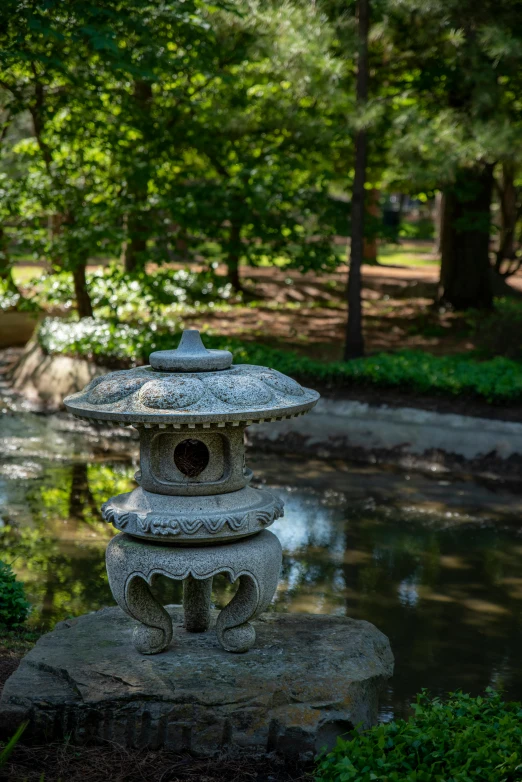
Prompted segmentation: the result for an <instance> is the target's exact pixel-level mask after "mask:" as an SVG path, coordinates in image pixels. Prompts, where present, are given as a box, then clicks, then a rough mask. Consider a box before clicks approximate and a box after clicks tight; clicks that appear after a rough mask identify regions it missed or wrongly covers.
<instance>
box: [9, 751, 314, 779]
mask: <svg viewBox="0 0 522 782" xmlns="http://www.w3.org/2000/svg"><path fill="white" fill-rule="evenodd" d="M311 770H312V769H311V766H310V764H308V765H307V766H305V765H303V764H301V765H299V764H296V765H293V766H289V765H285V764H284V763H283V762H282V761H281V760H280V759H279V758H277V757H268V758H265V757H244V758H236V759H232V760H226V759H219V758H218V759H207V760H199V759H197V758H193V757H191V756H190V755H176V754H174V753H172V752H165V751H161V752H160V751H158V752H151V751H146V750H142V751H137V750H127V749H125V748H124V747H121V746H119V745H117V744H108V745H107V746H106V747H100V746H93V747H76V746H74V745H71V744H67V743H64V744H48V745H45V746H42V747H27V746H24V745H22V744H20V745H19V746H18V747H17V748H16V749H15V751H14V753H13V754H12V755H11V759H10V762H9V763H8V764H7V766H5V767H4V769H0V780H2V782H3V781H4V780H5V782H7V781H9V782H41V780H42V779H45V780H49V782H108V781H109V780H110V782H311V780H312V779H313V777H312V774H311Z"/></svg>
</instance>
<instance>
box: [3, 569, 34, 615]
mask: <svg viewBox="0 0 522 782" xmlns="http://www.w3.org/2000/svg"><path fill="white" fill-rule="evenodd" d="M30 611H31V605H30V603H29V601H28V600H27V598H26V596H25V590H24V585H23V584H22V583H20V582H19V581H17V580H16V576H15V574H14V573H13V570H12V568H11V565H8V564H7V563H6V562H1V561H0V627H4V628H8V629H12V628H15V627H20V625H22V624H23V623H24V622H25V620H26V619H27V617H28V616H29V613H30Z"/></svg>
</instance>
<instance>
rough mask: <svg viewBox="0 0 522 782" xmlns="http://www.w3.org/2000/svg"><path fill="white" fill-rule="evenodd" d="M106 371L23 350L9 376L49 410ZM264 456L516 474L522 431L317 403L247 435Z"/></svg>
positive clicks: (493, 423)
mask: <svg viewBox="0 0 522 782" xmlns="http://www.w3.org/2000/svg"><path fill="white" fill-rule="evenodd" d="M108 371H110V370H109V369H107V368H106V367H102V366H99V365H96V364H94V363H92V362H89V361H86V360H84V359H78V358H70V357H67V356H49V355H46V354H45V353H44V352H43V351H42V349H41V348H40V347H39V345H38V344H36V342H34V341H31V342H30V343H28V345H27V346H26V348H25V349H24V351H23V353H22V354H21V356H20V358H19V359H18V361H17V362H16V364H15V365H14V367H13V369H12V371H11V382H12V385H13V387H14V389H15V390H16V391H18V392H19V393H22V394H23V395H24V396H26V397H28V398H30V399H31V400H32V401H35V402H39V403H40V404H43V405H44V406H45V407H46V408H47V409H49V410H57V409H59V408H60V407H61V404H62V399H63V397H64V396H67V394H70V393H73V392H74V391H78V390H80V389H81V388H83V387H84V386H85V385H86V384H87V383H88V382H89V381H90V380H92V378H93V377H96V376H98V375H100V374H105V373H106V372H108ZM248 431H249V439H250V440H251V441H252V442H253V443H255V445H256V447H258V448H263V449H265V450H272V451H280V452H287V453H288V452H294V453H303V454H306V455H307V456H318V457H320V458H350V459H356V460H357V461H365V462H371V463H376V462H381V463H390V464H401V465H402V466H404V467H421V468H427V469H429V470H437V469H440V470H442V471H444V470H445V469H451V470H452V471H455V470H457V472H462V471H464V472H479V473H480V472H482V473H484V472H485V473H493V474H496V475H497V476H500V477H503V478H511V479H516V478H519V477H520V475H521V474H522V423H519V422H515V421H504V420H501V419H500V420H499V419H490V418H485V417H475V416H468V415H459V414H453V413H439V412H435V411H432V410H424V409H419V408H416V407H392V406H388V405H374V404H368V403H366V402H361V401H356V400H346V399H338V398H335V396H331V397H323V398H322V399H321V400H320V401H319V403H318V405H317V407H316V408H315V409H314V410H313V411H312V412H311V413H310V414H309V415H308V416H306V417H299V418H295V419H290V420H287V421H279V422H277V423H275V424H274V423H272V424H260V425H256V426H254V427H251V428H250V429H249V430H248Z"/></svg>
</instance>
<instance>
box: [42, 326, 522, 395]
mask: <svg viewBox="0 0 522 782" xmlns="http://www.w3.org/2000/svg"><path fill="white" fill-rule="evenodd" d="M178 338H179V333H173V332H172V331H169V332H166V331H160V330H159V329H157V330H153V327H152V328H151V327H148V328H138V327H134V326H130V325H128V324H121V323H116V322H111V321H102V320H93V319H90V318H84V319H82V320H81V321H66V320H61V319H53V318H48V319H46V320H45V321H44V322H43V323H42V325H41V327H40V329H39V332H38V340H39V342H40V345H41V347H42V348H43V350H44V351H45V352H46V353H49V354H66V355H72V356H80V357H84V358H88V359H93V360H95V361H97V362H98V363H100V364H106V365H109V366H113V367H125V366H132V365H136V364H142V363H147V361H148V356H149V353H151V352H152V351H153V350H165V349H172V347H173V345H175V344H177V340H178ZM205 344H206V345H207V347H209V348H225V349H228V350H231V351H232V352H233V353H234V359H235V362H236V363H252V364H260V365H264V366H270V367H272V368H273V369H277V370H279V371H280V372H283V373H284V374H288V375H292V376H294V377H297V378H299V379H300V380H301V381H303V382H308V383H310V384H314V383H316V384H321V385H324V384H326V385H328V386H330V387H332V388H342V387H354V386H373V387H381V388H396V389H402V390H407V391H412V392H415V393H418V394H430V393H431V394H433V393H438V394H443V395H445V396H459V395H468V396H472V397H477V398H480V399H482V400H485V401H487V402H489V403H492V404H505V403H508V402H517V401H519V400H521V399H522V362H519V361H516V360H513V359H509V358H504V357H500V356H498V357H496V358H492V359H490V360H485V361H480V360H478V359H477V358H475V357H474V356H473V355H469V354H462V355H449V356H435V355H432V354H430V353H425V352H423V351H421V350H401V351H398V352H396V353H379V354H377V355H374V356H369V357H367V358H361V359H357V360H354V361H350V362H341V361H333V362H329V363H324V362H321V361H317V360H314V359H311V358H308V357H306V356H302V355H299V354H297V353H295V352H292V351H287V350H279V349H276V348H272V347H268V346H266V345H262V344H258V343H247V342H242V341H240V340H237V339H233V338H223V337H215V336H213V335H212V334H206V335H205Z"/></svg>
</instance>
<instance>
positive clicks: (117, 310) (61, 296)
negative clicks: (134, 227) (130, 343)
mask: <svg viewBox="0 0 522 782" xmlns="http://www.w3.org/2000/svg"><path fill="white" fill-rule="evenodd" d="M87 284H88V286H89V292H90V298H91V303H92V307H93V310H94V311H95V312H96V314H97V315H98V316H99V317H101V318H104V317H113V316H114V315H115V314H116V315H117V317H118V320H120V321H133V320H134V321H136V320H143V319H148V318H150V317H151V316H153V315H158V314H159V313H160V312H161V311H162V309H163V308H165V307H170V308H172V306H175V307H177V309H178V310H186V309H187V308H190V306H196V307H197V306H199V305H208V306H219V305H220V304H223V303H227V302H228V300H229V299H230V298H231V297H232V287H231V285H230V283H227V281H226V280H225V279H224V278H223V277H220V276H218V275H217V274H216V273H215V270H214V268H213V267H212V266H210V267H209V268H207V269H204V270H201V271H193V270H191V269H188V268H186V269H176V270H173V269H170V268H160V269H156V270H155V272H154V274H147V273H146V272H145V271H144V270H141V269H138V270H136V271H133V272H132V273H129V272H126V271H125V270H124V269H123V268H122V267H121V266H119V265H118V264H116V263H111V264H110V265H109V266H107V267H105V268H103V267H98V268H96V269H93V270H92V271H88V272H87ZM30 287H31V293H30V301H32V302H35V303H36V304H38V306H40V307H41V308H42V309H46V308H49V307H58V308H61V309H64V310H69V309H72V307H73V306H74V298H75V294H74V284H73V277H72V274H71V273H70V272H67V271H65V272H64V271H62V272H59V273H56V272H55V273H53V274H46V275H43V276H41V277H39V278H37V279H35V280H34V281H33V283H32V284H30Z"/></svg>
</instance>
